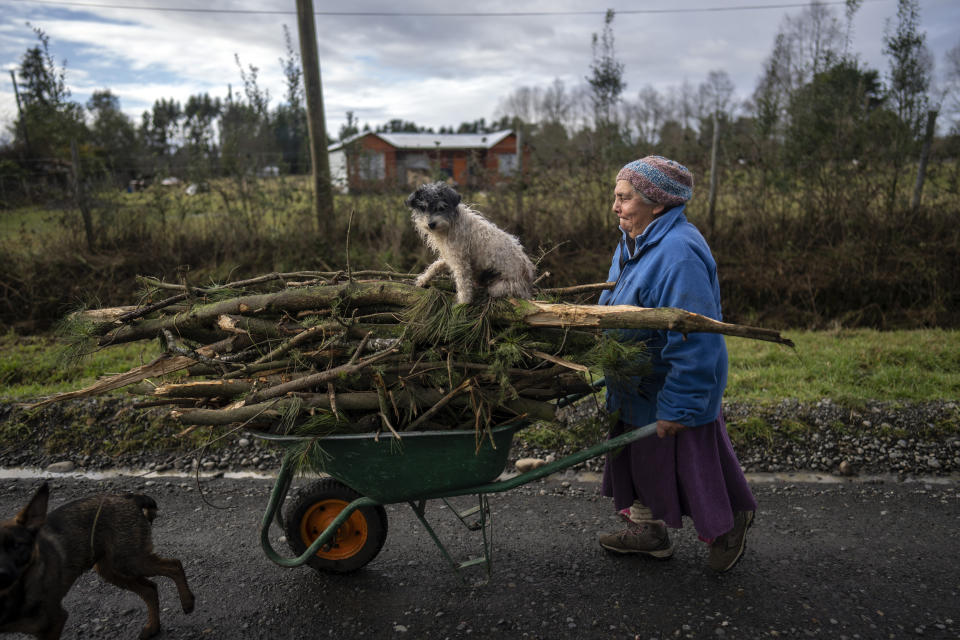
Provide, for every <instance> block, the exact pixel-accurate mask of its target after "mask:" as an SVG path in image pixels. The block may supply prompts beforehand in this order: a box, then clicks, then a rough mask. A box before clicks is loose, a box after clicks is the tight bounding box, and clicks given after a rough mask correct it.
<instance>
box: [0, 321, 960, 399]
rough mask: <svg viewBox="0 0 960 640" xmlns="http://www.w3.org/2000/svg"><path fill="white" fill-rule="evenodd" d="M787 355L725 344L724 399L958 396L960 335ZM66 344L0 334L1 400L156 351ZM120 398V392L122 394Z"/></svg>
mask: <svg viewBox="0 0 960 640" xmlns="http://www.w3.org/2000/svg"><path fill="white" fill-rule="evenodd" d="M785 335H786V336H787V337H789V338H791V339H792V340H793V341H794V342H795V343H796V345H797V346H796V349H789V348H787V347H783V346H780V345H776V344H772V343H769V342H760V341H755V340H747V339H743V338H727V346H728V348H729V351H730V379H729V385H728V387H727V394H726V398H727V400H732V401H749V402H755V403H760V404H766V403H775V402H778V401H780V400H782V399H785V398H796V399H798V400H800V401H803V402H809V401H816V400H819V399H821V398H831V399H833V400H834V401H837V402H841V403H850V404H859V403H860V402H862V401H863V400H879V401H891V402H896V401H903V402H924V401H931V400H943V399H956V398H960V331H945V330H917V331H890V332H880V331H873V330H866V329H864V330H842V331H819V332H814V331H803V332H790V331H787V332H785ZM62 348H63V345H62V344H60V343H58V342H57V341H56V340H55V339H54V338H50V337H26V338H25V337H23V336H17V335H14V334H12V333H11V334H7V335H4V336H0V350H2V353H3V358H2V359H0V397H2V398H5V399H7V400H26V399H30V398H36V397H39V396H44V395H48V394H51V393H57V392H61V391H70V390H74V389H79V388H82V387H84V386H87V385H88V384H90V383H92V382H93V381H94V380H96V379H97V378H98V377H99V376H103V375H108V374H112V373H120V372H122V371H125V370H127V369H129V368H132V367H135V366H138V365H140V364H142V363H143V362H146V361H149V360H151V359H152V358H153V357H155V356H156V355H157V354H158V353H159V346H158V345H157V343H154V342H141V343H135V344H124V345H117V346H114V347H110V348H107V349H103V350H101V351H98V352H96V353H94V354H91V355H90V356H88V357H87V358H85V359H84V360H83V361H82V362H81V363H80V364H64V363H63V362H62V358H60V357H59V352H60V351H61V349H62ZM120 393H122V392H120Z"/></svg>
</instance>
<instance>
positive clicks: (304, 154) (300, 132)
mask: <svg viewBox="0 0 960 640" xmlns="http://www.w3.org/2000/svg"><path fill="white" fill-rule="evenodd" d="M283 39H284V43H285V44H286V54H287V55H286V57H285V58H281V59H280V67H281V69H282V70H283V77H284V79H285V81H286V90H287V92H286V98H287V99H286V102H285V103H284V104H281V105H280V106H279V107H277V110H276V112H275V113H274V117H273V129H274V132H275V135H276V143H277V146H278V147H280V153H281V154H282V155H283V161H284V163H285V164H286V165H287V167H288V168H289V170H290V172H291V173H306V172H308V171H309V170H310V150H309V148H308V146H307V144H306V142H307V140H308V138H309V132H308V130H307V110H306V108H305V107H304V104H305V102H306V100H305V97H304V88H303V65H302V64H301V62H300V54H299V52H298V51H297V49H296V47H294V45H293V39H292V38H291V37H290V30H289V29H288V28H287V26H286V25H284V26H283Z"/></svg>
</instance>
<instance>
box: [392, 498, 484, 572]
mask: <svg viewBox="0 0 960 640" xmlns="http://www.w3.org/2000/svg"><path fill="white" fill-rule="evenodd" d="M477 498H478V501H479V505H478V506H477V507H474V508H472V509H468V510H467V511H464V512H463V513H458V512H457V511H456V509H453V507H452V505H450V504H449V503H447V506H448V507H450V508H451V509H452V510H453V512H454V514H455V515H456V516H457V518H458V519H459V520H460V522H461V523H463V524H464V526H466V527H467V529H470V530H471V531H476V530H477V529H480V530H481V531H482V533H483V555H482V556H481V557H479V558H471V559H469V560H464V561H463V562H457V561H456V560H454V559H453V556H451V555H450V552H449V551H447V548H446V546H444V544H443V542H441V541H440V537H439V536H438V535H437V533H436V531H434V530H433V527H431V526H430V523H429V522H427V519H426V517H424V513H425V511H426V505H427V501H426V500H418V501H417V502H412V501H411V502H408V503H407V504H409V505H410V508H411V509H413V512H414V513H415V514H416V516H417V518H418V519H419V520H420V523H421V524H422V525H423V528H424V529H426V530H427V533H428V534H430V537H431V538H432V539H433V543H434V544H435V545H437V548H439V549H440V553H442V554H443V557H444V558H446V559H447V562H448V563H449V564H450V566H451V567H452V568H453V570H454V572H455V573H456V574H457V575H459V576H460V577H461V578H463V574H461V573H460V570H461V569H466V568H467V567H474V566H477V565H481V564H482V565H486V568H487V580H489V579H490V571H491V566H492V563H493V527H492V519H491V518H490V504H489V501H488V500H487V496H485V495H482V494H478V495H477ZM444 502H445V503H446V500H444ZM477 512H479V513H480V526H479V527H474V526H471V525H470V524H468V523H467V522H466V521H465V520H464V518H465V517H466V516H468V515H472V514H474V513H477ZM488 529H489V530H490V532H489V534H488ZM464 579H465V578H464Z"/></svg>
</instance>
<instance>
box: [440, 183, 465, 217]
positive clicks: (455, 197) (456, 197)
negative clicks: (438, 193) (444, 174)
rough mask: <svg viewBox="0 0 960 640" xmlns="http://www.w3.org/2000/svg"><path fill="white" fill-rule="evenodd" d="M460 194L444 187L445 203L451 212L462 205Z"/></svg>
mask: <svg viewBox="0 0 960 640" xmlns="http://www.w3.org/2000/svg"><path fill="white" fill-rule="evenodd" d="M460 200H461V197H460V194H459V193H457V192H456V191H454V190H453V189H452V188H450V187H449V186H447V185H444V189H443V201H444V202H445V203H446V204H447V208H448V209H450V211H453V210H455V209H456V208H457V205H458V204H460Z"/></svg>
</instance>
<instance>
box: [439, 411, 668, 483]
mask: <svg viewBox="0 0 960 640" xmlns="http://www.w3.org/2000/svg"><path fill="white" fill-rule="evenodd" d="M656 433H657V423H656V422H651V423H650V424H648V425H646V426H643V427H637V428H636V429H631V430H630V431H627V432H626V433H621V434H620V435H618V436H616V437H615V438H610V439H609V440H605V441H603V442H601V443H600V444H596V445H594V446H592V447H590V448H589V449H584V450H583V451H578V452H576V453H572V454H570V455H569V456H564V457H562V458H560V459H559V460H554V461H553V462H548V463H547V464H545V465H543V466H542V467H538V468H536V469H533V470H532V471H527V472H526V473H521V474H520V475H518V476H514V477H512V478H508V479H506V480H496V481H494V482H489V483H487V484H482V485H479V486H474V487H470V488H469V489H463V490H460V491H453V492H450V493H446V494H444V495H443V496H437V497H444V498H449V497H452V496H457V495H466V494H470V493H500V492H502V491H509V490H510V489H514V488H516V487H519V486H520V485H522V484H526V483H528V482H532V481H534V480H539V479H540V478H545V477H546V476H549V475H550V474H552V473H556V472H557V471H562V470H564V469H566V468H568V467H572V466H573V465H575V464H578V463H580V462H584V461H586V460H589V459H590V458H595V457H597V456H599V455H601V454H604V453H607V452H608V451H613V450H614V449H619V448H621V447H624V446H626V445H628V444H630V443H631V442H634V441H636V440H639V439H641V438H647V437H649V436H652V435H654V434H656Z"/></svg>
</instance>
